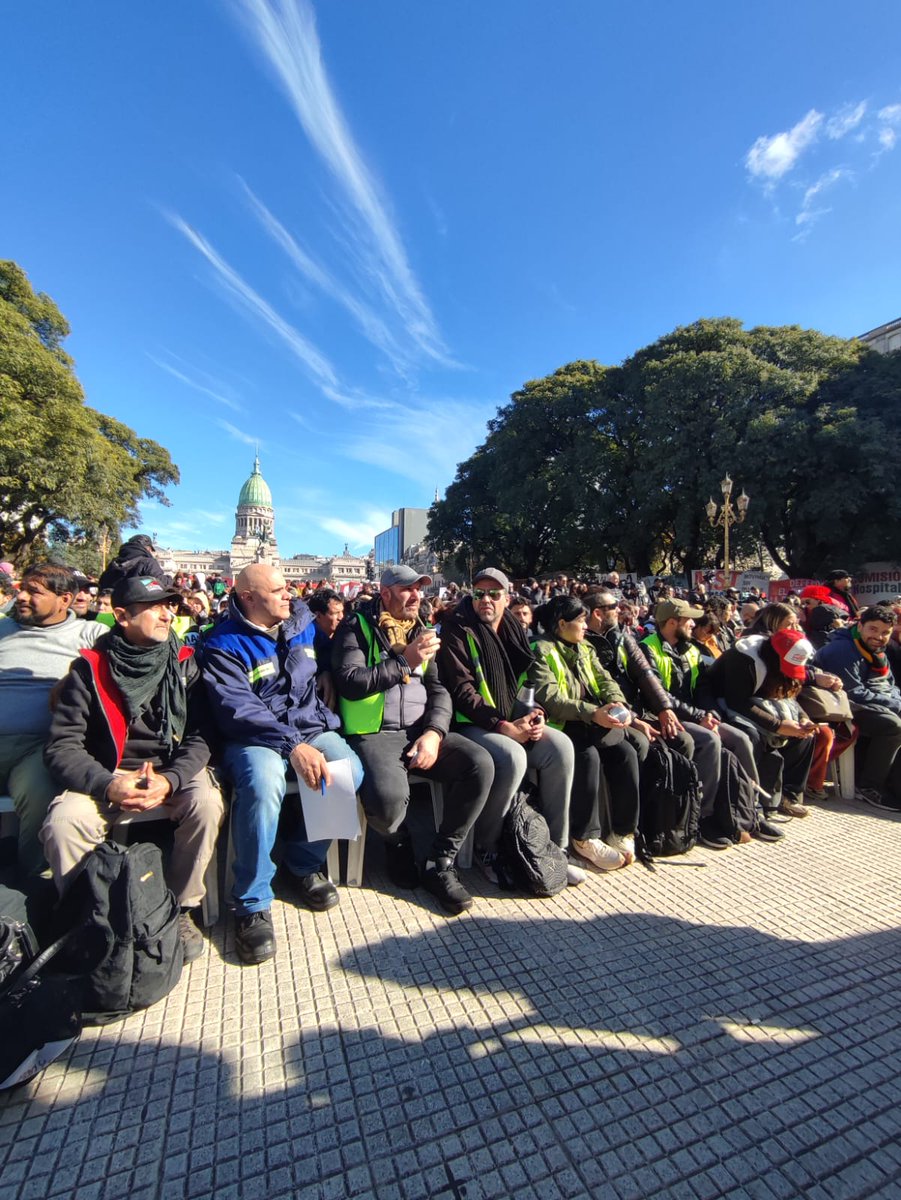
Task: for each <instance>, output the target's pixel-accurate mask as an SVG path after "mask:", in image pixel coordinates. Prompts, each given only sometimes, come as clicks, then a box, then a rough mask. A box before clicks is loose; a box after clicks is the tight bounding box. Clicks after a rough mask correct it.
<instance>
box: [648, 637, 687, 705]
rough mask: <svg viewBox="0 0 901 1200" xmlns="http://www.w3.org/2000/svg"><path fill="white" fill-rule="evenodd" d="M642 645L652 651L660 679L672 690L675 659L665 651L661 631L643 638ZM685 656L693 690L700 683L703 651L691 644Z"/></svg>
mask: <svg viewBox="0 0 901 1200" xmlns="http://www.w3.org/2000/svg"><path fill="white" fill-rule="evenodd" d="M641 644H642V646H647V648H648V649H649V650H650V652H651V657H652V658H653V660H654V665H655V666H656V668H657V670H658V671H659V672H660V681H661V683H662V684H663V686H664V687H665V688H666V690H667V691H669V690H670V685H671V684H672V682H673V661H672V659H671V658H670V657H669V655H668V654H666V653H665V652H664V649H663V643H662V642H661V640H660V634H659V633H652V634H650V635H649V636H648V637H646V638H643V639H642V643H641ZM685 657H686V658H687V659H688V665H689V666H690V667H691V690H692V694H694V690H695V688H696V687H697V683H698V672H699V671H700V669H701V651H700V650H699V649H698V648H697V646H689V647H688V649H687V650H686V651H685Z"/></svg>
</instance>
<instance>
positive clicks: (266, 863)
mask: <svg viewBox="0 0 901 1200" xmlns="http://www.w3.org/2000/svg"><path fill="white" fill-rule="evenodd" d="M309 744H310V745H311V746H314V747H315V748H316V749H317V750H319V751H320V753H322V754H323V755H324V756H325V759H326V761H327V762H335V761H337V760H338V759H341V758H347V759H350V763H351V772H352V774H353V782H354V787H355V788H359V786H360V784H361V783H362V781H363V766H362V764H361V762H360V760H359V759H358V758H357V756H356V754H354V752H353V750H351V748H350V746H348V744H347V742H345V741H344V739H343V738H342V737H341V736H340V735H339V734H337V733H333V732H331V731H328V732H326V733H320V734H319V735H318V736H317V737H314V738H312V739H311V741H310V743H309ZM223 763H224V766H225V769H226V771H227V773H228V776H229V778H230V779H231V781H232V783H233V784H234V788H235V791H234V798H233V801H232V814H231V822H232V836H233V838H234V842H235V863H234V870H235V886H234V890H233V892H232V897H233V899H234V902H235V912H236V913H237V915H238V916H239V917H242V916H246V915H247V914H248V913H254V912H265V911H267V910H268V909H269V908H270V907H271V906H272V877H273V875H274V874H275V863H274V862H273V861H272V848H273V846H274V845H275V839H276V836H277V834H278V820H279V816H280V815H281V811H282V803H283V802H284V799H285V788H286V787H287V782H288V781H287V772H288V770H289V768H290V764H289V763H288V761H287V759H284V758H282V756H281V755H280V754H279V753H278V752H277V751H276V750H268V749H267V748H266V747H265V746H242V745H240V744H239V743H237V742H230V743H229V744H228V745H227V746H226V748H225V752H224V754H223ZM292 798H293V799H295V802H296V803H297V808H298V817H299V821H300V825H299V828H298V829H297V830H296V831H295V832H293V833H292V835H291V837H290V838H288V839H287V840H286V842H285V852H284V858H283V862H284V864H285V866H286V867H287V869H288V870H289V871H290V872H291V874H292V875H312V874H313V872H314V871H319V870H321V868H322V864H323V863H324V862H325V856H326V854H327V853H328V848H329V843H328V842H308V841H307V840H306V830H305V829H304V826H303V813H302V812H301V811H300V803H299V801H297V799H296V797H292Z"/></svg>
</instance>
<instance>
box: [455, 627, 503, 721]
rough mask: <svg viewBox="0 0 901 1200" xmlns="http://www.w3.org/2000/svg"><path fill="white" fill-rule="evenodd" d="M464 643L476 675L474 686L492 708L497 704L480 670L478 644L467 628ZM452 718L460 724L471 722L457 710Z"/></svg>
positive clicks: (480, 662)
mask: <svg viewBox="0 0 901 1200" xmlns="http://www.w3.org/2000/svg"><path fill="white" fill-rule="evenodd" d="M466 645H467V646H468V647H469V657H470V658H471V659H472V671H473V674H474V675H475V677H476V686H477V687H478V690H479V695H480V696H481V697H482V699H483V700H484V701H485V703H486V704H490V705H491V707H492V708H496V707H497V705H496V704H495V703H494V697H493V696H492V695H491V692H490V691H489V690H488V680H487V679H486V678H485V672H484V671H483V670H482V660H481V659H480V658H479V647H478V644H477V642H476V640H475V638H474V637H473V636H472V634H471V633H470V632H469V631H468V630H467V632H466ZM454 720H455V721H458V722H459V723H460V724H461V725H471V724H472V721H470V719H469V717H464V716H463V714H462V713H459V712H455V713H454Z"/></svg>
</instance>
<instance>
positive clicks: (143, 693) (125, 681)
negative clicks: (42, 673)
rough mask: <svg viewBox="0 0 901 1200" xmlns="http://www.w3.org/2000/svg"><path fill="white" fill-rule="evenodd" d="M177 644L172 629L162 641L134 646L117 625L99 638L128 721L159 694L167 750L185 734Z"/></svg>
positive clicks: (184, 703) (185, 707) (141, 713)
mask: <svg viewBox="0 0 901 1200" xmlns="http://www.w3.org/2000/svg"><path fill="white" fill-rule="evenodd" d="M180 646H181V643H180V642H179V640H178V638H177V637H176V636H175V634H174V633H170V634H169V637H168V638H167V640H166V641H165V642H155V643H154V644H153V645H152V646H135V645H133V644H132V643H131V642H129V641H128V639H127V638H126V637H125V634H124V633H123V632H122V630H121V629H120V628H119V626H118V625H116V626H114V627H113V629H112V630H111V631H110V632H109V633H108V634H107V635H106V636H105V637H103V638H101V639H100V642H98V648H102V649H103V651H104V653H105V654H106V657H107V659H108V661H109V665H110V672H111V674H112V677H113V682H114V683H115V684H116V686H117V687H118V689H119V691H120V692H121V693H122V695H123V697H124V699H125V708H126V715H127V716H128V723H129V725H132V724H133V723H134V722H135V721H137V720H138V719H139V718H140V717H142V716H144V714H145V713H146V712H147V711H148V710H149V708H150V706H151V704H152V703H153V701H154V700H155V699H156V698H157V697H159V709H160V712H161V714H162V724H161V725H160V736H161V737H162V739H163V741H164V743H165V745H166V748H167V749H168V751H169V752H170V753H171V752H172V751H173V750H174V749H175V747H176V746H177V745H178V743H179V742H180V741H181V739H182V738H183V737H184V732H185V725H186V724H187V720H188V696H187V692H186V690H185V686H184V684H183V683H182V681H181V671H180V670H179V665H178V652H179V649H180Z"/></svg>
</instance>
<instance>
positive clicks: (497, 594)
mask: <svg viewBox="0 0 901 1200" xmlns="http://www.w3.org/2000/svg"><path fill="white" fill-rule="evenodd" d="M472 594H473V596H475V598H476V600H484V599H485V597H486V596H490V597H491V599H492V600H500V598H501V596H503V594H504V593H503V591H502V589H501V588H488V589H487V591H486V590H484V589H483V588H476V589H475V591H474V592H473V593H472Z"/></svg>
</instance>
